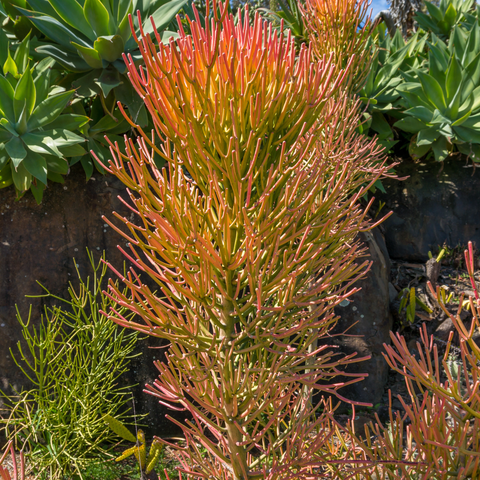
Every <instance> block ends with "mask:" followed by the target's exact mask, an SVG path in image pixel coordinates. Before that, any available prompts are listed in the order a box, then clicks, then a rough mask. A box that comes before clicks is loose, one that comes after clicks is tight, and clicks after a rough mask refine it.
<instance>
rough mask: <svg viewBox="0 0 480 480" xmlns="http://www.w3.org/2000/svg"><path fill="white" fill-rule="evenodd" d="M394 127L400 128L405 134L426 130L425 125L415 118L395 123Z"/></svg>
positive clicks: (403, 119) (407, 118) (406, 118)
mask: <svg viewBox="0 0 480 480" xmlns="http://www.w3.org/2000/svg"><path fill="white" fill-rule="evenodd" d="M393 126H394V127H397V128H400V129H401V130H403V131H404V132H410V133H418V132H419V131H420V130H423V129H424V128H425V124H424V123H423V122H421V121H420V120H417V119H416V118H413V117H405V118H402V119H401V120H399V121H398V122H395V123H394V125H393Z"/></svg>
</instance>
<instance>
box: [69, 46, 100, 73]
mask: <svg viewBox="0 0 480 480" xmlns="http://www.w3.org/2000/svg"><path fill="white" fill-rule="evenodd" d="M72 45H73V46H74V47H75V48H76V49H77V52H78V54H79V55H80V57H82V58H83V60H85V62H86V63H87V65H89V66H90V68H102V66H103V64H102V60H101V58H100V55H99V54H98V52H97V51H96V50H95V49H94V48H90V47H84V46H83V45H79V44H78V43H75V42H72Z"/></svg>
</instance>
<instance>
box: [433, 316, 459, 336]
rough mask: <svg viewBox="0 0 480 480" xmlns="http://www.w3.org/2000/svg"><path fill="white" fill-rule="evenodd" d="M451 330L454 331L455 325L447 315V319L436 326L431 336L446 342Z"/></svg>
mask: <svg viewBox="0 0 480 480" xmlns="http://www.w3.org/2000/svg"><path fill="white" fill-rule="evenodd" d="M452 331H453V332H454V331H455V326H454V325H453V322H452V320H451V318H449V317H447V319H446V320H444V321H443V322H442V323H441V324H440V325H439V326H438V327H437V329H436V330H435V333H434V334H433V337H434V338H435V339H436V340H440V341H441V342H447V341H448V337H449V336H450V332H452Z"/></svg>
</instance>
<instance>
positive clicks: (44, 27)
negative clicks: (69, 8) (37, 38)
mask: <svg viewBox="0 0 480 480" xmlns="http://www.w3.org/2000/svg"><path fill="white" fill-rule="evenodd" d="M18 10H20V11H21V12H22V13H23V14H24V15H25V16H26V17H28V19H29V20H30V21H31V22H32V23H33V24H34V25H35V26H36V27H37V28H38V29H39V30H40V31H41V32H42V33H43V34H44V35H45V36H46V37H48V38H50V39H51V40H53V41H54V42H56V43H58V44H60V45H62V46H63V47H64V48H66V49H68V50H69V51H71V52H74V51H75V49H74V48H73V47H72V46H71V45H70V43H71V42H75V43H78V44H79V45H83V46H85V47H89V43H88V41H87V40H84V37H83V35H77V34H76V33H75V32H74V31H73V30H72V29H70V28H68V27H67V26H65V25H64V24H63V23H62V22H60V21H59V20H57V19H56V18H52V17H48V16H45V15H43V14H41V13H39V12H32V11H29V10H25V9H23V8H22V9H20V8H19V9H18Z"/></svg>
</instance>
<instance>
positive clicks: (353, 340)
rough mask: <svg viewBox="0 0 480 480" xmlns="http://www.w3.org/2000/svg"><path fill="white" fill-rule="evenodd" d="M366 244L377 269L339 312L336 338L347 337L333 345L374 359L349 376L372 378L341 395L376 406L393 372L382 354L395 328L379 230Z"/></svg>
mask: <svg viewBox="0 0 480 480" xmlns="http://www.w3.org/2000/svg"><path fill="white" fill-rule="evenodd" d="M362 240H363V241H364V243H365V244H366V246H367V247H368V250H369V254H370V259H371V260H372V261H373V265H372V268H371V270H370V272H369V273H368V274H367V276H366V277H365V278H364V279H362V280H361V281H359V282H357V283H356V284H355V286H356V287H360V288H361V290H360V291H359V292H357V293H355V294H354V295H353V296H352V297H350V300H351V302H350V303H349V304H348V305H347V306H344V307H341V306H338V307H337V308H336V309H335V313H336V314H338V315H339V316H340V320H339V322H338V324H337V326H336V327H335V329H334V331H333V334H341V333H343V332H347V334H346V335H341V336H336V337H333V343H334V344H335V345H338V346H339V348H340V351H341V352H343V353H346V354H350V353H353V352H357V353H358V356H359V357H363V356H366V355H371V359H370V360H367V361H363V362H359V363H353V364H351V365H350V366H349V368H348V369H347V371H348V372H349V373H368V377H367V378H365V379H364V380H363V381H361V382H357V383H354V384H352V385H349V386H347V387H345V388H342V389H341V390H340V391H339V393H341V395H343V396H344V397H346V398H348V399H351V400H356V401H360V402H369V403H372V404H376V403H379V402H381V401H382V396H383V393H384V388H385V384H386V380H387V376H388V369H389V367H388V365H387V363H386V361H385V359H384V358H383V356H382V352H383V351H384V349H383V344H384V343H390V336H389V333H390V329H391V328H392V317H391V315H390V309H389V303H390V289H389V276H390V259H389V257H388V253H387V251H386V248H385V242H384V240H383V237H382V235H381V234H380V232H379V231H378V229H375V230H374V231H372V232H366V233H365V234H362ZM330 343H332V342H331V341H330Z"/></svg>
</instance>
